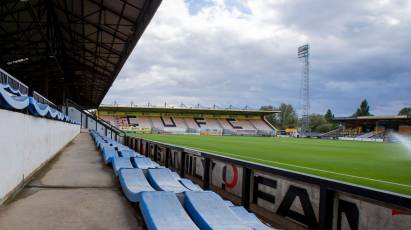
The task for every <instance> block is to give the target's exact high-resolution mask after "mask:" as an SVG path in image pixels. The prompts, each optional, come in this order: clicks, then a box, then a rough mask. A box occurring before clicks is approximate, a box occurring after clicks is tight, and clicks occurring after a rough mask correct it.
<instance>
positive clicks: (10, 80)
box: [0, 68, 29, 96]
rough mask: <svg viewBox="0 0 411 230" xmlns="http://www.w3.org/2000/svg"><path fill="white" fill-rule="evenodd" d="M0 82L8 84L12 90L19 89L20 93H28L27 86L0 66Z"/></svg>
mask: <svg viewBox="0 0 411 230" xmlns="http://www.w3.org/2000/svg"><path fill="white" fill-rule="evenodd" d="M0 83H1V84H5V85H8V86H10V88H11V89H13V90H14V91H19V92H20V94H21V95H24V96H26V95H28V93H29V87H28V86H27V85H25V84H24V83H22V82H21V81H19V80H17V79H16V78H15V77H13V76H11V75H10V74H9V73H7V72H6V71H4V70H3V69H1V68H0Z"/></svg>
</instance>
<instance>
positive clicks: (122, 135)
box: [66, 98, 126, 137]
mask: <svg viewBox="0 0 411 230" xmlns="http://www.w3.org/2000/svg"><path fill="white" fill-rule="evenodd" d="M66 105H67V106H69V105H70V106H73V107H74V108H76V109H77V110H79V111H81V112H83V113H84V114H85V115H86V116H88V117H91V118H92V119H94V120H95V121H96V122H98V123H100V124H101V125H103V126H104V127H105V128H108V129H110V130H111V131H113V132H115V133H116V134H117V135H119V136H121V137H124V136H126V132H124V131H123V130H121V129H119V128H117V127H116V126H113V125H112V124H110V123H108V122H107V121H105V120H103V119H101V118H99V117H97V116H96V115H94V114H92V113H90V112H89V111H87V110H86V109H84V108H83V107H82V106H81V105H79V104H77V103H76V102H74V101H73V100H70V99H68V98H67V99H66Z"/></svg>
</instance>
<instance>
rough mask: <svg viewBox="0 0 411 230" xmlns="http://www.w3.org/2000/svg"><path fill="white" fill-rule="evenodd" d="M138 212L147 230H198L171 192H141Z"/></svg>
mask: <svg viewBox="0 0 411 230" xmlns="http://www.w3.org/2000/svg"><path fill="white" fill-rule="evenodd" d="M140 210H141V213H142V214H143V217H144V220H145V222H146V225H147V228H148V229H149V230H154V229H156V230H162V229H167V230H174V229H175V230H177V229H178V230H181V229H184V230H191V229H199V228H198V227H197V226H196V225H195V224H194V223H193V221H192V220H191V219H190V217H189V216H188V215H187V213H186V211H185V210H184V208H183V206H182V205H181V203H180V202H179V200H178V198H177V196H176V195H175V194H174V193H172V192H163V191H159V192H142V193H141V196H140Z"/></svg>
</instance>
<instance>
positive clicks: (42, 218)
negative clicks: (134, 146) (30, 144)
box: [0, 133, 142, 230]
mask: <svg viewBox="0 0 411 230" xmlns="http://www.w3.org/2000/svg"><path fill="white" fill-rule="evenodd" d="M0 229H1V230H26V229H27V230H29V229H30V230H31V229H44V230H48V229H50V230H51V229H53V230H54V229H73V230H74V229H75V230H82V229H142V218H141V215H140V214H139V213H138V211H137V208H136V207H133V206H132V205H131V204H130V203H129V202H128V201H127V200H126V199H125V197H124V196H123V194H122V193H121V189H120V188H119V186H118V183H117V182H116V179H115V178H114V176H113V173H112V171H111V169H110V168H109V167H107V166H105V165H104V164H103V162H102V159H101V157H100V155H99V152H98V151H97V150H96V148H95V147H94V143H93V142H92V139H91V137H90V135H89V133H80V134H79V135H78V136H77V137H76V138H75V139H74V140H73V142H72V143H71V144H69V145H68V146H67V147H66V148H65V149H64V150H63V152H62V153H61V154H60V155H59V156H58V157H57V158H56V159H55V160H53V161H52V162H50V163H49V165H47V166H45V169H43V170H42V172H41V173H39V174H38V175H37V176H36V177H35V178H34V179H33V181H32V182H31V183H29V185H28V186H26V187H25V188H24V189H23V190H22V191H21V192H20V193H19V194H18V195H17V196H16V198H15V199H14V200H12V201H11V202H7V204H5V205H4V206H2V207H0Z"/></svg>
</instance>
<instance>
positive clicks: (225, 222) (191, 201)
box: [184, 191, 252, 230]
mask: <svg viewBox="0 0 411 230" xmlns="http://www.w3.org/2000/svg"><path fill="white" fill-rule="evenodd" d="M184 195H185V196H184V207H185V209H186V210H187V212H188V213H189V215H190V216H191V218H192V219H193V220H194V222H195V223H196V224H197V226H199V227H200V229H236V230H239V229H252V228H250V227H249V226H248V225H247V224H245V223H244V222H242V221H241V219H240V218H238V217H237V215H235V214H234V212H233V211H231V209H230V208H229V207H228V206H227V205H226V203H225V202H224V200H223V199H222V198H221V197H220V196H219V195H217V194H216V193H214V192H211V191H204V192H185V193H184Z"/></svg>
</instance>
